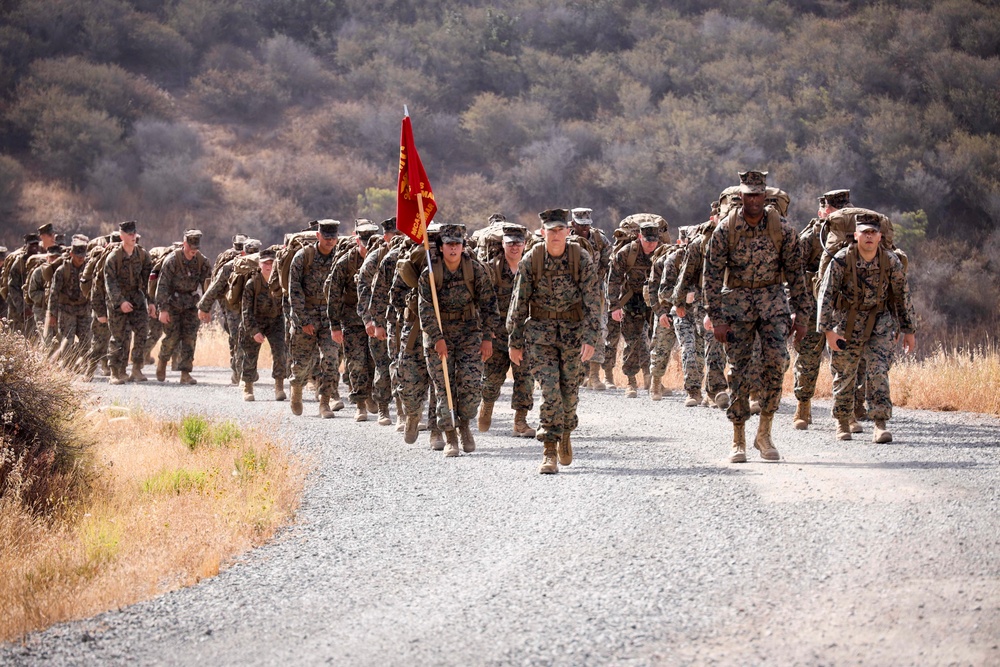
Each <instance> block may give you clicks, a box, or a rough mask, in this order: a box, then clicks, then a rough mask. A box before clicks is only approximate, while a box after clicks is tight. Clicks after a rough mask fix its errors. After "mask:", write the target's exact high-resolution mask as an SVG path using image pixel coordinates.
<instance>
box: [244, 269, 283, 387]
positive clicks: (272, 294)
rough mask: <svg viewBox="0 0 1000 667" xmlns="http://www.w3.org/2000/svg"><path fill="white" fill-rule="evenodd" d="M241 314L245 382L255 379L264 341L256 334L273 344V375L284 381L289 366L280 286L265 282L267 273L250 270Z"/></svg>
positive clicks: (271, 345) (273, 377) (276, 378)
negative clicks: (256, 339) (260, 341)
mask: <svg viewBox="0 0 1000 667" xmlns="http://www.w3.org/2000/svg"><path fill="white" fill-rule="evenodd" d="M240 313H241V322H240V326H239V335H240V342H239V345H240V349H241V352H240V355H239V360H240V365H241V366H240V379H241V380H242V381H243V382H250V383H253V382H256V380H257V360H258V358H259V357H260V346H261V343H258V342H257V341H255V340H254V336H256V335H257V334H264V337H265V338H266V339H267V343H268V345H270V347H271V360H272V364H271V378H272V379H274V380H284V379H285V370H286V366H287V362H286V360H285V314H284V311H283V309H282V306H281V288H280V286H278V285H277V283H271V284H268V283H266V282H264V275H263V274H262V273H261V272H260V270H259V269H258V270H256V271H254V272H253V273H251V274H250V277H249V278H247V282H246V285H244V287H243V296H242V297H241V300H240Z"/></svg>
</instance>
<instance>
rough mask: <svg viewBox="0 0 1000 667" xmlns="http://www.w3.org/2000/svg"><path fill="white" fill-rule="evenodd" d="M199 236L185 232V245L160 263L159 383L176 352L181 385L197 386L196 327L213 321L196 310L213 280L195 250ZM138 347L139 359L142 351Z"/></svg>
mask: <svg viewBox="0 0 1000 667" xmlns="http://www.w3.org/2000/svg"><path fill="white" fill-rule="evenodd" d="M201 236H202V234H201V231H199V230H197V229H189V230H187V231H186V232H184V244H183V245H182V246H181V247H180V249H179V250H176V251H175V252H173V253H172V254H171V255H169V256H168V257H167V258H166V259H165V260H163V266H162V267H161V268H160V274H159V277H158V278H157V281H156V308H157V311H158V312H159V320H160V322H162V323H163V342H162V343H161V344H160V356H159V358H158V359H157V360H156V379H157V380H159V381H160V382H163V381H164V380H166V376H167V362H168V361H169V360H170V357H171V356H172V355H173V353H174V349H175V348H177V350H178V352H179V354H178V358H177V369H178V370H179V371H180V372H181V379H180V383H181V384H197V383H198V381H197V380H195V379H194V378H193V377H191V370H192V369H193V368H194V350H195V345H197V342H198V326H199V324H200V323H201V322H205V323H207V322H210V321H211V319H212V316H211V315H210V314H208V313H206V312H204V311H201V310H199V309H198V301H199V298H198V297H199V294H203V293H204V291H205V288H206V286H207V285H208V281H209V280H210V279H211V278H212V266H211V264H209V262H208V258H207V257H205V256H204V255H203V254H201V251H200V250H198V248H199V246H201ZM138 347H139V353H140V355H141V354H142V351H143V347H142V345H139V346H138ZM133 356H134V355H133Z"/></svg>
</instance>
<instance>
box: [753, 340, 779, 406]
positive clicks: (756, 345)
mask: <svg viewBox="0 0 1000 667" xmlns="http://www.w3.org/2000/svg"><path fill="white" fill-rule="evenodd" d="M762 363H763V359H762V356H761V349H760V336H756V337H754V340H753V354H751V355H750V368H760V367H761V366H760V365H761V364H762ZM782 375H784V372H782ZM747 382H749V383H750V396H751V397H754V398H757V400H760V398H759V397H760V392H761V378H760V375H757V374H756V373H753V374H751V375H750V377H748V378H747Z"/></svg>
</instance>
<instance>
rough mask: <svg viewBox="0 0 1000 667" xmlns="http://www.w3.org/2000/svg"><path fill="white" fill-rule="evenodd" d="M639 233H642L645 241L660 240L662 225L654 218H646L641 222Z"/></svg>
mask: <svg viewBox="0 0 1000 667" xmlns="http://www.w3.org/2000/svg"><path fill="white" fill-rule="evenodd" d="M639 233H640V234H641V235H642V239H643V240H644V241H659V240H660V225H659V224H657V223H656V222H653V221H652V220H646V221H644V222H640V223H639Z"/></svg>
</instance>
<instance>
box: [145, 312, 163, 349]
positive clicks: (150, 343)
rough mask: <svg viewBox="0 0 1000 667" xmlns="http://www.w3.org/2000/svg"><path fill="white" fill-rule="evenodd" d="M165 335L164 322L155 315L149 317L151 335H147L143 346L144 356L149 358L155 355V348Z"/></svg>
mask: <svg viewBox="0 0 1000 667" xmlns="http://www.w3.org/2000/svg"><path fill="white" fill-rule="evenodd" d="M162 335H163V322H161V321H160V320H158V319H157V318H155V317H151V318H149V335H148V336H146V344H145V345H144V346H143V350H142V353H143V357H144V358H146V359H148V358H149V357H151V356H152V355H153V348H154V347H156V344H157V343H158V342H159V341H160V336H162Z"/></svg>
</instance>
